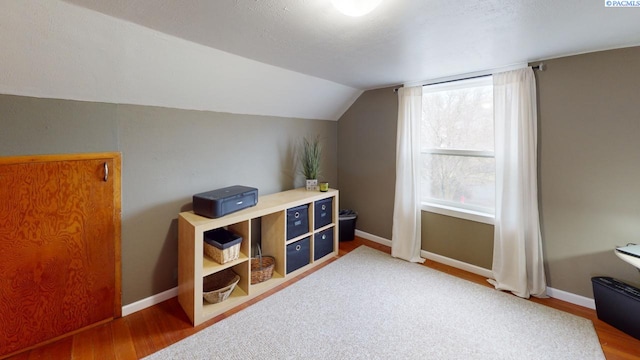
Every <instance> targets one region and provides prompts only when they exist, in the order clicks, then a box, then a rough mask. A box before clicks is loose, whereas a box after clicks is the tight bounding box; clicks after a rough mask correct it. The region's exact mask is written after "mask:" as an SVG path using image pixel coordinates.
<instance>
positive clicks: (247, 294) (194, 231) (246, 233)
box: [178, 189, 339, 326]
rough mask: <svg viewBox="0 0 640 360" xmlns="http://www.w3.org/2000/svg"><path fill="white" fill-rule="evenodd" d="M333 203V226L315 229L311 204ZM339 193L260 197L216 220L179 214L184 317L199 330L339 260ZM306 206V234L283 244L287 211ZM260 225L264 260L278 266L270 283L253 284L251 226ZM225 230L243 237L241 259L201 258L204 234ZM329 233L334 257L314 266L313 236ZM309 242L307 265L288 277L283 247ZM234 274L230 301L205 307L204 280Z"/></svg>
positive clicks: (296, 192)
mask: <svg viewBox="0 0 640 360" xmlns="http://www.w3.org/2000/svg"><path fill="white" fill-rule="evenodd" d="M328 198H332V209H331V210H332V211H331V213H332V215H331V216H332V218H331V223H330V224H329V225H326V226H322V227H319V228H318V229H315V227H316V226H315V223H314V219H315V216H314V208H315V207H314V204H315V202H317V201H321V200H325V199H328ZM338 204H339V203H338V190H334V189H329V191H327V192H319V191H307V190H305V189H294V190H289V191H283V192H280V193H275V194H270V195H265V196H260V197H259V198H258V204H257V205H256V206H254V207H250V208H247V209H244V210H241V211H238V212H235V213H232V214H228V215H226V216H223V217H221V218H218V219H210V218H206V217H203V216H199V215H196V214H194V213H193V211H187V212H182V213H180V215H179V216H178V301H179V302H180V305H181V306H182V308H183V309H184V311H185V312H186V313H187V315H188V316H189V319H191V322H192V323H193V325H194V326H197V325H199V324H201V323H203V322H205V321H207V320H209V319H211V318H213V317H215V316H217V315H219V314H222V313H224V312H225V311H227V310H229V309H232V308H234V307H236V306H238V305H240V304H242V303H244V302H246V301H248V300H250V299H252V298H254V297H256V296H258V295H260V294H263V293H264V292H266V291H268V290H270V289H272V288H274V287H276V286H277V285H279V284H281V283H283V282H284V281H286V280H288V279H291V278H293V277H295V276H296V275H298V274H300V273H302V272H304V271H306V270H308V269H310V268H312V267H314V266H316V265H319V264H321V263H323V262H325V261H327V260H329V259H331V258H332V257H335V256H336V255H337V254H338V237H339V231H338V225H339V221H338V220H339V217H338V209H339V205H338ZM300 205H308V208H309V212H308V220H309V229H308V231H307V232H306V233H305V234H303V235H301V236H297V237H295V238H293V239H291V240H287V238H286V232H287V209H290V208H293V207H296V206H300ZM253 219H261V233H260V238H261V246H262V253H263V254H264V255H269V256H273V257H274V258H275V260H276V263H275V267H274V272H273V277H272V278H271V279H270V280H267V281H264V282H262V283H259V284H254V285H252V284H251V268H250V267H251V261H250V259H251V248H252V246H251V245H252V244H251V238H252V237H251V235H252V227H251V220H253ZM217 228H227V229H228V230H230V231H232V232H234V233H236V234H238V235H240V236H242V243H241V244H240V257H239V258H238V259H237V260H233V261H230V262H228V263H225V264H219V263H217V262H216V261H214V260H212V259H211V258H209V257H208V256H206V255H204V245H203V238H204V232H205V231H209V230H213V229H217ZM328 229H333V251H332V252H330V253H329V254H327V255H325V256H323V257H322V258H320V259H318V260H314V253H313V252H314V240H315V239H314V234H317V233H319V232H321V231H326V230H328ZM307 237H310V239H311V240H310V241H311V242H310V250H309V251H310V254H309V257H310V262H309V264H307V265H305V266H303V267H301V268H300V269H297V270H295V271H293V272H291V273H289V274H287V272H286V268H287V267H286V261H287V247H286V246H287V245H288V244H291V243H294V242H296V241H298V240H300V239H304V238H307ZM228 268H232V269H233V271H235V272H236V273H237V274H238V275H239V276H240V281H239V282H238V285H237V286H236V288H235V289H234V291H233V292H232V294H231V296H229V298H228V299H227V300H225V301H223V302H220V303H217V304H209V303H208V302H206V301H204V299H203V297H202V291H203V290H202V287H203V285H202V281H203V278H204V277H205V276H207V275H211V274H215V273H217V272H219V271H222V270H225V269H228Z"/></svg>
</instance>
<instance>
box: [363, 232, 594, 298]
mask: <svg viewBox="0 0 640 360" xmlns="http://www.w3.org/2000/svg"><path fill="white" fill-rule="evenodd" d="M356 235H357V236H359V237H361V238H363V239H367V240H371V241H373V242H376V243H379V244H382V245H387V246H391V240H388V239H385V238H382V237H379V236H376V235H373V234H369V233H366V232H364V231H360V230H356ZM420 255H421V256H422V257H424V258H425V259H428V260H431V261H435V262H439V263H441V264H445V265H449V266H451V267H454V268H457V269H461V270H464V271H468V272H470V273H473V274H477V275H480V276H484V277H486V278H487V279H493V272H492V271H491V270H489V269H485V268H481V267H479V266H476V265H472V264H467V263H465V262H462V261H459V260H456V259H451V258H448V257H446V256H442V255H438V254H434V253H431V252H428V251H424V250H422V251H421V252H420ZM547 295H548V296H549V297H552V298H555V299H558V300H562V301H566V302H568V303H571V304H575V305H579V306H582V307H586V308H588V309H595V308H596V302H595V300H593V299H591V298H588V297H584V296H581V295H576V294H573V293H570V292H566V291H563V290H558V289H554V288H552V287H547Z"/></svg>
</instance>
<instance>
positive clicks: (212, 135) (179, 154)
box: [0, 95, 337, 305]
mask: <svg viewBox="0 0 640 360" xmlns="http://www.w3.org/2000/svg"><path fill="white" fill-rule="evenodd" d="M0 125H1V129H2V130H0V156H11V155H30V154H60V153H86V152H102V151H119V152H121V153H122V297H123V298H122V302H123V304H125V305H126V304H130V303H132V302H135V301H137V300H140V299H143V298H146V297H149V296H151V295H154V294H158V293H160V292H162V291H165V290H168V289H170V288H173V287H175V286H176V285H177V279H176V269H177V216H178V213H179V212H181V211H185V210H190V209H191V196H192V195H193V194H195V193H198V192H202V191H207V190H212V189H216V188H220V187H224V186H229V185H234V184H242V185H248V186H254V187H257V188H258V189H259V192H260V194H269V193H273V192H278V191H282V190H287V189H291V188H294V187H299V186H303V185H304V179H303V178H302V176H301V175H299V174H298V173H297V171H296V169H294V167H295V164H294V161H295V160H294V158H295V154H294V151H295V147H296V144H298V143H299V141H300V140H301V139H302V137H304V136H307V135H310V136H315V135H316V134H319V135H320V137H321V139H322V141H323V146H324V150H325V156H324V163H323V169H324V171H323V174H324V179H326V180H327V181H329V182H330V183H331V184H334V185H335V184H336V183H337V160H336V159H337V140H336V139H337V134H336V133H337V123H336V122H334V121H321V120H304V119H290V118H276V117H264V116H249V115H234V114H226V113H215V112H204V111H189V110H177V109H167V108H159V107H147V106H134V105H117V104H102V103H91V102H78V101H67V100H50V99H37V98H29V97H20V96H7V95H0Z"/></svg>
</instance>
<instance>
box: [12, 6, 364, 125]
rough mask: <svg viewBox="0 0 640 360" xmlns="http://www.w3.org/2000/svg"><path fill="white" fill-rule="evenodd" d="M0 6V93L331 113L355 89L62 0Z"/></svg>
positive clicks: (334, 115)
mask: <svg viewBox="0 0 640 360" xmlns="http://www.w3.org/2000/svg"><path fill="white" fill-rule="evenodd" d="M0 7H1V10H0V44H2V51H1V52H0V93H3V94H12V95H24V96H33V97H44V98H57V99H71V100H83V101H97V102H108V103H123V104H137V105H152V106H163V107H170V108H179V109H194V110H210V111H217V112H229V113H235V114H251V115H268V116H280V117H292V118H306V119H324V120H337V119H338V118H339V117H340V116H341V115H342V114H343V113H344V112H345V111H346V110H347V109H348V108H349V106H351V104H352V103H353V102H354V101H355V99H356V98H357V97H358V96H360V94H361V93H362V91H361V90H358V89H354V88H351V87H348V86H345V85H341V84H338V83H335V82H331V81H328V80H324V79H320V78H316V77H312V76H308V75H304V74H301V73H297V72H293V71H290V70H286V69H282V68H278V67H275V66H271V65H267V64H264V63H260V62H257V61H254V60H250V59H247V58H243V57H240V56H236V55H233V54H230V53H226V52H223V51H220V50H216V49H212V48H209V47H205V46H202V45H199V44H196V43H193V42H189V41H185V40H182V39H179V38H176V37H172V36H169V35H166V34H163V33H160V32H157V31H154V30H151V29H148V28H145V27H142V26H139V25H135V24H132V23H128V22H125V21H122V20H119V19H116V18H112V17H109V16H106V15H103V14H101V13H97V12H93V11H90V10H87V9H84V8H81V7H77V6H74V5H71V4H68V3H65V2H62V1H57V0H56V1H37V0H5V1H2V3H1V4H0Z"/></svg>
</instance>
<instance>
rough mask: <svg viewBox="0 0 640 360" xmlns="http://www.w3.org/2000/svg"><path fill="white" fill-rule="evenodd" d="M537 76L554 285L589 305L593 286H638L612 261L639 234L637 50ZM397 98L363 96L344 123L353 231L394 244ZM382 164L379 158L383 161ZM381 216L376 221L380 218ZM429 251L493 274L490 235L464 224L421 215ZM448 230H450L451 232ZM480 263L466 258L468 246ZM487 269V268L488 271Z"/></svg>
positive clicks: (566, 64) (342, 162)
mask: <svg viewBox="0 0 640 360" xmlns="http://www.w3.org/2000/svg"><path fill="white" fill-rule="evenodd" d="M545 63H546V64H547V65H548V69H547V70H546V71H544V72H536V76H537V79H538V103H539V129H540V130H539V154H540V156H539V159H538V161H539V166H538V168H539V176H540V179H539V189H540V215H541V222H542V235H543V241H544V244H543V247H544V254H545V265H546V269H547V279H548V284H549V286H551V287H554V288H556V289H560V290H564V291H568V292H570V293H574V294H578V295H582V296H586V297H592V296H593V293H592V289H591V282H590V278H591V277H592V276H599V275H607V276H613V277H616V278H619V279H621V280H623V281H627V282H630V283H635V284H638V283H640V275H638V272H637V271H636V270H635V269H634V268H633V267H632V266H631V265H627V264H626V263H624V262H623V261H621V260H619V259H618V258H617V257H616V256H615V255H614V253H613V249H614V247H615V246H616V245H624V244H626V243H628V242H635V243H638V242H640V240H638V234H640V190H638V186H639V184H640V141H639V137H640V117H639V116H640V102H638V101H637V99H636V96H637V93H638V90H639V89H640V72H639V71H638V69H637V64H639V63H640V47H634V48H628V49H619V50H611V51H604V52H597V53H591V54H584V55H578V56H572V57H565V58H559V59H553V60H548V61H545ZM396 122H397V100H396V94H394V93H393V92H392V91H391V90H390V89H380V90H372V91H367V92H365V93H364V94H363V95H362V96H360V98H359V99H358V100H357V101H356V102H355V103H354V105H353V106H352V107H351V109H350V110H349V111H348V112H347V113H345V115H344V116H343V117H342V118H341V119H340V121H339V129H338V134H339V136H338V149H339V154H340V159H339V162H338V177H339V179H340V190H341V194H340V196H341V199H348V201H344V202H343V203H342V205H344V206H350V207H351V208H353V209H355V210H357V211H358V212H359V213H360V216H359V218H358V225H357V228H358V229H359V230H362V231H365V232H368V233H371V234H373V235H377V236H380V237H383V238H387V239H390V238H391V221H392V216H393V192H394V182H395V170H394V169H395V155H394V154H395V126H396ZM380 154H383V156H379V155H380ZM376 210H380V211H376ZM423 219H424V220H425V221H426V224H425V226H427V225H431V224H433V225H434V226H436V228H435V229H427V228H426V227H425V228H424V229H423V239H422V244H423V249H425V250H429V251H433V252H435V253H439V254H441V255H444V256H447V257H451V258H454V259H457V260H461V261H466V262H469V263H471V264H474V265H477V266H481V267H487V264H491V254H492V251H493V250H492V247H493V235H492V233H491V231H489V232H487V231H485V230H486V227H484V226H483V227H482V229H483V231H476V230H474V227H475V225H474V224H472V223H471V222H469V221H467V220H461V219H453V218H451V219H447V218H446V217H438V216H432V215H423ZM447 227H448V228H449V229H446V228H447ZM471 244H473V247H474V248H475V249H476V251H477V252H478V254H475V255H474V256H469V253H468V251H469V248H470V245H471ZM489 267H490V265H489Z"/></svg>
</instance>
